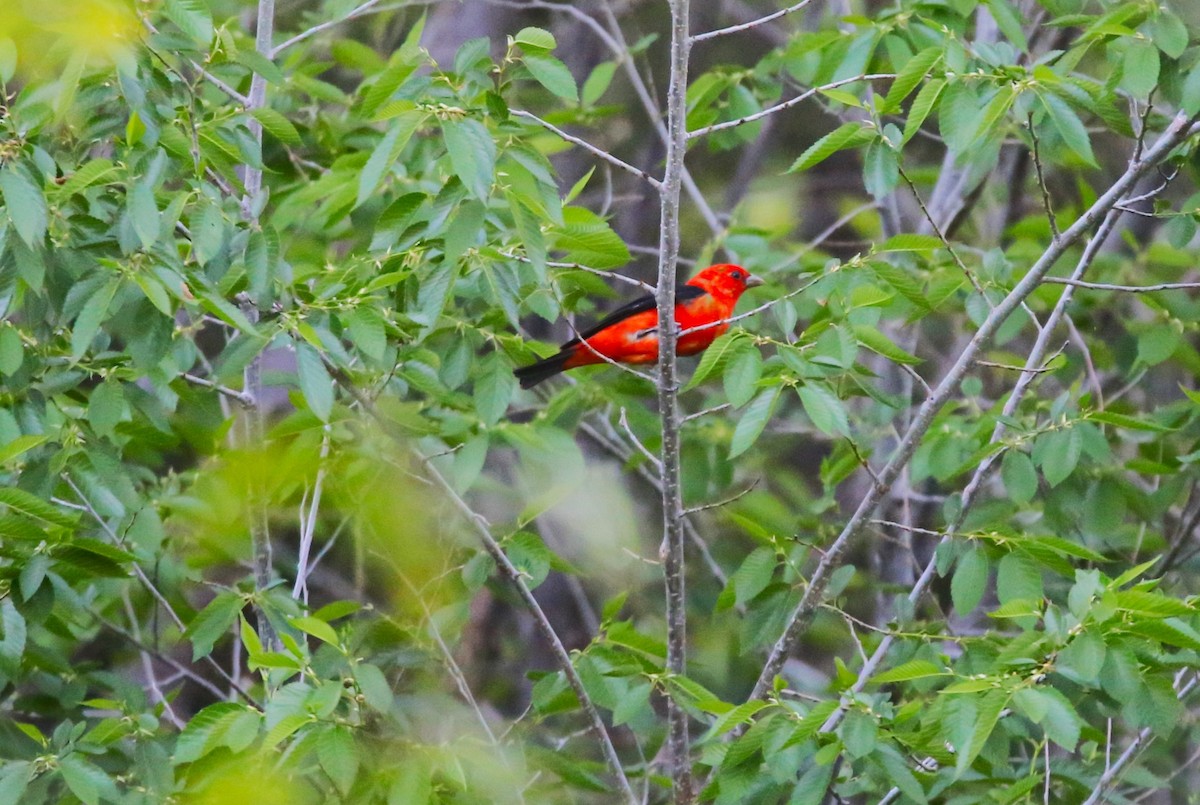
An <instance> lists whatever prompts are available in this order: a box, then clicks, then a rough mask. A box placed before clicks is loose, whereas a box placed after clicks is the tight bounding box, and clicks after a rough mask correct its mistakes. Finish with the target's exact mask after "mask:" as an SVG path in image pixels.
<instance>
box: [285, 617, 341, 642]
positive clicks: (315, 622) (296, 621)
mask: <svg viewBox="0 0 1200 805" xmlns="http://www.w3.org/2000/svg"><path fill="white" fill-rule="evenodd" d="M288 623H290V624H291V625H292V626H294V627H296V628H297V629H299V630H300V631H302V632H304V633H305V634H310V635H312V636H313V637H315V638H317V639H318V640H320V641H321V642H323V643H328V644H329V645H331V646H337V645H340V644H341V641H340V640H339V639H338V636H337V632H336V631H334V629H333V627H332V626H330V625H329V624H328V623H326V622H325V621H323V620H321V619H320V618H314V617H312V616H308V615H306V616H303V617H299V618H291V619H290V620H288Z"/></svg>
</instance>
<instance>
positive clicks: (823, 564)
mask: <svg viewBox="0 0 1200 805" xmlns="http://www.w3.org/2000/svg"><path fill="white" fill-rule="evenodd" d="M1190 125H1191V121H1190V119H1189V118H1188V116H1187V115H1186V114H1183V113H1181V114H1179V115H1177V116H1176V117H1175V118H1174V119H1173V120H1172V121H1171V123H1170V125H1168V127H1167V129H1166V130H1165V131H1164V132H1163V134H1162V136H1161V137H1160V138H1159V139H1158V142H1156V143H1155V144H1154V146H1153V147H1151V148H1150V149H1149V150H1148V151H1146V153H1145V154H1144V155H1143V156H1142V157H1140V158H1136V159H1132V160H1131V161H1130V163H1129V166H1128V168H1127V169H1126V171H1125V172H1124V173H1123V174H1122V175H1121V176H1120V177H1119V178H1118V179H1117V180H1116V182H1114V183H1113V185H1112V186H1111V187H1110V188H1109V189H1108V190H1107V191H1106V192H1105V193H1104V194H1103V195H1102V196H1100V198H1098V199H1097V200H1096V201H1095V203H1093V204H1092V206H1091V207H1090V208H1089V209H1088V210H1087V211H1086V212H1085V213H1084V214H1083V215H1081V216H1080V217H1079V218H1078V219H1077V220H1076V221H1075V222H1074V223H1073V224H1072V225H1071V226H1070V227H1068V228H1067V229H1066V230H1065V231H1064V232H1063V233H1062V237H1061V238H1060V239H1058V240H1056V241H1053V242H1052V243H1051V244H1050V246H1049V247H1047V249H1046V250H1045V251H1044V252H1043V253H1042V255H1041V257H1040V258H1038V260H1037V262H1036V263H1034V265H1033V266H1032V267H1031V268H1030V270H1029V272H1028V273H1027V274H1026V275H1025V276H1024V277H1023V278H1022V279H1021V281H1020V282H1018V283H1017V285H1016V286H1015V287H1014V288H1013V289H1012V291H1010V292H1009V293H1008V295H1007V296H1005V298H1004V299H1003V300H1002V301H1001V302H1000V304H998V305H997V306H996V307H995V308H994V309H993V310H992V311H991V313H989V314H988V316H987V318H986V319H985V320H984V322H983V324H982V325H980V327H979V330H978V331H977V332H976V334H975V335H974V337H972V338H971V341H970V342H969V343H968V344H967V347H966V349H964V350H963V352H962V353H961V354H960V355H959V356H958V359H957V360H956V361H955V363H954V365H953V366H952V367H951V369H950V371H949V372H948V373H947V374H946V375H945V377H943V379H942V380H941V382H940V383H938V385H937V387H936V388H935V389H934V393H933V395H931V396H930V397H929V398H927V399H926V400H925V402H923V403H922V404H921V407H920V408H919V409H918V410H917V414H916V416H915V417H914V418H913V421H912V423H911V425H910V426H909V428H908V429H907V431H906V432H905V434H904V437H903V439H901V441H900V443H899V444H898V445H897V446H896V449H895V450H894V451H893V454H892V457H891V459H890V460H889V461H888V463H887V465H886V466H885V467H884V468H883V469H882V471H880V473H879V482H878V483H876V484H874V485H873V486H872V487H871V488H870V490H869V491H868V492H867V494H866V495H864V496H863V499H862V501H861V502H860V503H859V505H858V508H857V509H856V510H855V511H854V514H853V515H852V516H851V517H850V520H849V521H848V522H847V523H846V525H845V527H844V528H843V529H842V531H841V533H840V534H839V535H838V537H837V539H836V540H834V542H833V544H832V545H830V546H829V548H828V549H827V550H826V553H825V555H824V557H823V558H822V559H821V561H820V563H819V564H818V565H817V567H816V569H815V570H814V572H813V575H812V578H811V579H810V580H809V584H808V587H807V588H806V590H805V592H804V595H803V596H802V598H801V599H800V603H798V604H797V605H796V607H795V608H794V609H793V610H792V613H791V615H789V617H788V625H787V627H786V628H785V629H784V632H783V634H782V635H781V636H780V638H779V640H778V641H777V642H776V643H775V645H774V647H773V648H772V650H771V654H770V656H769V658H768V659H767V662H766V664H765V665H764V666H763V670H762V673H761V674H760V675H759V678H758V681H757V682H756V683H755V685H754V690H753V692H752V694H751V698H763V697H765V696H766V695H767V694H768V693H769V692H770V691H771V690H772V688H773V685H774V680H775V676H776V675H777V674H778V673H779V671H780V670H781V669H782V668H783V664H784V662H785V661H786V659H787V657H788V655H789V654H790V653H791V651H792V648H793V647H794V646H795V645H796V641H797V640H798V639H799V637H800V634H801V633H802V632H803V630H804V628H805V627H806V626H807V624H808V620H809V618H810V617H811V615H812V613H813V612H814V611H815V610H816V608H817V605H818V604H819V603H820V601H821V596H822V595H823V594H824V592H825V588H826V586H827V585H828V584H829V579H830V576H831V575H832V574H833V571H834V570H836V569H837V568H838V567H839V566H840V564H841V557H842V554H843V553H844V552H845V550H846V548H847V547H848V546H849V543H850V541H851V540H853V539H854V538H855V537H857V536H858V534H859V533H860V532H861V531H862V529H863V527H864V526H865V525H866V523H867V519H868V518H869V517H870V515H871V512H872V511H873V510H874V508H875V506H876V505H877V504H878V503H879V501H880V500H882V499H883V497H884V495H886V494H887V492H888V490H889V489H890V488H891V484H892V483H893V482H894V481H895V480H896V478H897V477H898V476H899V474H900V470H901V469H902V468H903V467H904V466H905V465H906V464H908V462H909V460H910V459H911V458H912V456H913V453H914V452H916V449H917V446H918V445H919V444H920V442H921V439H922V438H923V437H924V435H925V433H926V432H927V431H928V430H929V427H930V426H931V425H932V423H933V418H934V416H935V415H936V414H937V412H938V411H940V410H941V408H942V406H944V405H945V404H946V403H947V402H948V401H949V400H950V398H951V397H952V396H953V395H954V394H956V393H957V391H958V387H959V384H960V383H961V382H962V380H963V377H964V376H965V375H966V373H967V371H968V369H969V368H970V366H971V365H972V363H973V362H974V360H975V356H976V354H977V353H978V352H979V350H980V349H981V348H982V347H983V345H984V344H985V343H986V342H987V341H988V340H989V339H990V338H991V337H992V335H993V334H994V333H995V331H996V330H997V329H998V328H999V326H1000V324H1001V323H1002V322H1003V321H1004V320H1005V319H1006V318H1007V317H1008V316H1009V314H1011V313H1012V312H1013V311H1014V310H1015V309H1016V308H1017V307H1018V306H1019V305H1020V304H1021V302H1022V301H1024V300H1025V298H1026V297H1028V296H1029V295H1030V294H1031V293H1033V291H1034V289H1036V288H1037V287H1038V285H1040V284H1041V283H1042V281H1043V280H1044V279H1045V277H1046V274H1047V273H1048V272H1049V271H1050V269H1051V268H1052V267H1053V265H1054V264H1055V262H1057V261H1058V259H1059V258H1060V257H1061V256H1062V255H1063V253H1064V252H1065V251H1066V249H1067V248H1068V247H1070V246H1071V245H1072V244H1074V243H1075V242H1076V241H1077V240H1079V238H1080V237H1082V236H1083V235H1084V233H1086V232H1088V231H1089V230H1091V229H1092V228H1093V227H1094V226H1096V225H1097V224H1098V223H1099V222H1100V220H1101V219H1102V218H1104V217H1105V216H1107V215H1108V214H1109V212H1110V211H1112V209H1113V207H1114V206H1115V205H1116V204H1118V203H1119V202H1120V201H1121V199H1122V198H1123V197H1124V196H1125V194H1126V193H1128V192H1129V190H1130V189H1132V187H1133V186H1134V184H1135V183H1136V182H1137V180H1138V179H1140V178H1141V177H1142V176H1144V175H1145V174H1146V173H1147V172H1148V171H1149V170H1151V169H1152V168H1153V167H1154V166H1155V165H1157V164H1158V163H1159V162H1161V161H1162V160H1163V159H1165V158H1166V157H1167V155H1168V154H1169V153H1170V152H1171V151H1172V150H1173V149H1174V148H1175V146H1177V145H1178V144H1179V143H1181V142H1182V141H1183V139H1184V138H1185V137H1186V136H1187V133H1188V130H1189V127H1190ZM1050 329H1051V328H1050V327H1049V326H1047V327H1046V328H1045V330H1046V331H1047V332H1048V331H1049V330H1050ZM1035 365H1036V364H1035ZM1033 377H1034V375H1031V374H1022V375H1021V379H1022V380H1024V379H1026V378H1029V379H1032V378H1033ZM1018 382H1020V381H1018Z"/></svg>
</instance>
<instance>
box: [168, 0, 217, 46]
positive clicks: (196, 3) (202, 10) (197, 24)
mask: <svg viewBox="0 0 1200 805" xmlns="http://www.w3.org/2000/svg"><path fill="white" fill-rule="evenodd" d="M167 16H168V17H170V18H171V22H173V23H175V24H176V25H178V26H179V30H181V31H183V32H184V33H185V34H187V35H188V36H190V37H191V38H192V39H194V40H195V41H196V42H197V43H198V44H201V45H207V44H208V43H210V42H212V38H213V19H212V12H210V11H209V10H208V6H207V5H206V4H205V3H204V0H167Z"/></svg>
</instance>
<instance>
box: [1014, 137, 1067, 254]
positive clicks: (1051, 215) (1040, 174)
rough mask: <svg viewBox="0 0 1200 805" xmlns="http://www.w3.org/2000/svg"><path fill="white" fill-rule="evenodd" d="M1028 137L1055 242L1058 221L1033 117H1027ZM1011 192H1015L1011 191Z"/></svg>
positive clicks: (1034, 167)
mask: <svg viewBox="0 0 1200 805" xmlns="http://www.w3.org/2000/svg"><path fill="white" fill-rule="evenodd" d="M1029 137H1030V139H1031V140H1032V142H1033V147H1032V148H1030V150H1029V152H1030V154H1031V155H1032V156H1033V169H1034V172H1035V173H1037V183H1038V187H1039V188H1041V191H1042V206H1043V207H1045V209H1046V220H1047V221H1049V222H1050V233H1051V234H1052V235H1053V236H1054V239H1055V240H1058V238H1059V237H1060V235H1059V232H1058V219H1057V218H1056V217H1055V216H1054V205H1053V204H1051V203H1050V191H1049V190H1048V189H1047V188H1046V175H1045V173H1044V172H1043V171H1042V155H1041V153H1040V152H1039V151H1038V136H1037V132H1036V131H1034V128H1033V115H1030V116H1029ZM1011 192H1016V190H1015V189H1013V190H1012V191H1011Z"/></svg>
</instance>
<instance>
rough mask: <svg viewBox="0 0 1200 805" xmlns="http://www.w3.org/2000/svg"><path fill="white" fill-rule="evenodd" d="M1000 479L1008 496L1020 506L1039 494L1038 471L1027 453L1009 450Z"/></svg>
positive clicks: (1006, 452)
mask: <svg viewBox="0 0 1200 805" xmlns="http://www.w3.org/2000/svg"><path fill="white" fill-rule="evenodd" d="M1000 478H1001V480H1003V481H1004V488H1005V489H1006V490H1007V491H1008V496H1009V497H1010V498H1012V500H1013V502H1014V503H1016V504H1017V505H1019V506H1024V505H1025V504H1026V503H1029V501H1031V500H1033V496H1034V495H1036V494H1037V485H1038V480H1037V469H1035V468H1034V466H1033V462H1032V461H1031V460H1030V459H1029V456H1028V455H1026V454H1025V453H1023V452H1021V451H1020V450H1017V449H1016V448H1009V449H1008V450H1007V451H1005V453H1004V459H1003V460H1002V461H1001V462H1000Z"/></svg>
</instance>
